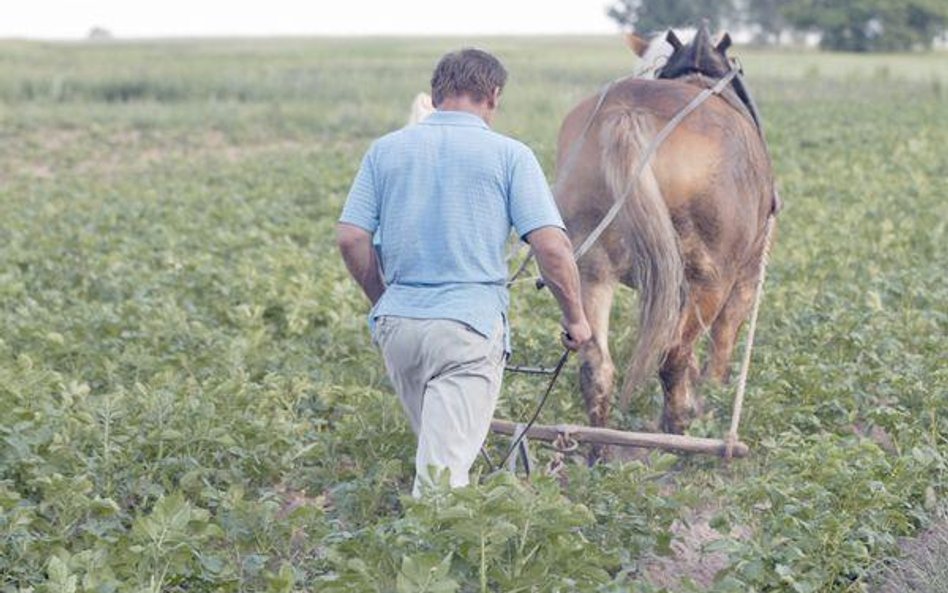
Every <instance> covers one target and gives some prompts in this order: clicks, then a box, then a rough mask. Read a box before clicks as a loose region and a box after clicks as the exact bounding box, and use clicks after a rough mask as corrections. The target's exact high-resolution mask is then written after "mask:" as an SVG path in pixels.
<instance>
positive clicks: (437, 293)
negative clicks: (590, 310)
mask: <svg viewBox="0 0 948 593" xmlns="http://www.w3.org/2000/svg"><path fill="white" fill-rule="evenodd" d="M339 220H340V222H344V223H348V224H352V225H355V226H358V227H361V228H363V229H365V230H366V231H368V232H369V233H372V234H373V236H374V241H375V244H376V248H377V249H378V252H379V256H380V261H381V265H382V272H383V276H384V279H385V283H386V290H385V292H384V293H383V294H382V297H381V298H380V299H379V301H378V303H376V305H375V307H374V308H373V309H372V311H371V312H370V313H369V325H370V327H374V320H375V319H376V318H377V317H381V316H383V315H393V316H398V317H412V318H418V319H453V320H456V321H460V322H462V323H465V324H467V325H469V326H470V327H471V328H473V329H474V330H475V331H477V332H478V333H480V334H483V335H485V336H490V335H491V332H492V331H493V329H494V327H495V324H496V323H497V322H498V321H499V320H501V319H502V320H503V322H504V324H505V329H506V316H507V307H508V303H509V295H508V293H507V288H506V286H505V283H506V279H507V264H506V261H505V246H506V241H507V237H508V236H509V235H510V230H511V228H513V229H515V230H516V232H517V234H518V235H519V236H520V237H521V238H522V237H524V236H526V235H527V234H528V233H530V232H531V231H533V230H536V229H538V228H540V227H544V226H555V227H559V228H564V227H563V221H562V218H561V217H560V214H559V211H558V210H557V208H556V205H555V203H554V202H553V196H552V194H551V193H550V189H549V186H548V185H547V182H546V178H545V177H544V175H543V171H542V169H541V168H540V164H539V163H538V162H537V159H536V157H535V156H534V155H533V152H532V151H531V150H530V149H529V148H528V147H527V146H525V145H524V144H522V143H521V142H518V141H516V140H514V139H512V138H508V137H507V136H504V135H502V134H498V133H497V132H494V131H492V130H491V129H490V128H489V127H488V126H487V124H486V123H485V122H484V121H483V120H482V119H481V118H480V117H478V116H477V115H474V114H472V113H468V112H464V111H436V112H434V113H432V114H431V115H430V116H428V117H427V118H426V119H425V120H423V121H422V122H421V123H418V124H415V125H412V126H408V127H405V128H402V129H401V130H398V131H396V132H392V133H390V134H388V135H386V136H383V137H382V138H380V139H378V140H376V141H375V142H374V143H373V144H372V146H371V147H370V148H369V150H368V152H367V153H366V155H365V157H364V158H363V160H362V165H361V167H360V168H359V172H358V173H357V174H356V177H355V181H354V182H353V184H352V188H351V190H350V191H349V196H348V198H347V200H346V204H345V207H344V208H343V211H342V216H341V217H340V219H339ZM505 333H506V332H505Z"/></svg>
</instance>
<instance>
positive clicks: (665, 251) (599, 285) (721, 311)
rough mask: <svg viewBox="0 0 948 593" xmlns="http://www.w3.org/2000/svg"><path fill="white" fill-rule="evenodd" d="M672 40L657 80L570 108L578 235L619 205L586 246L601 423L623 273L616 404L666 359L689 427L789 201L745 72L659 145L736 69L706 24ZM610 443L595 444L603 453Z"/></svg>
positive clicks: (670, 407) (666, 408)
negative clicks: (629, 328)
mask: <svg viewBox="0 0 948 593" xmlns="http://www.w3.org/2000/svg"><path fill="white" fill-rule="evenodd" d="M663 41H664V42H666V43H668V44H669V45H670V47H671V55H669V56H668V57H667V61H666V62H665V63H664V65H662V66H661V68H660V69H658V70H657V78H656V79H653V80H650V79H643V78H637V77H628V78H624V79H620V80H618V81H614V82H613V83H612V84H611V85H607V87H605V89H604V90H603V91H602V92H601V93H599V95H593V96H590V97H588V98H586V99H585V100H583V101H581V102H580V103H579V104H578V105H577V106H576V107H574V108H573V109H572V111H570V112H569V113H568V114H567V115H566V117H565V119H564V120H563V122H562V125H561V127H560V132H559V137H558V142H557V157H556V168H557V182H556V184H555V186H554V195H555V198H556V202H557V205H558V207H559V209H560V212H561V214H562V215H563V219H564V221H565V224H566V227H567V233H568V234H569V236H570V239H571V240H572V241H573V244H574V245H578V244H580V243H582V242H584V241H585V240H587V239H588V238H589V236H590V234H591V233H593V232H594V230H595V229H597V227H598V226H599V225H600V224H601V223H602V221H603V219H604V218H605V217H606V216H607V212H608V211H610V209H611V208H613V207H614V206H615V205H617V204H621V209H620V210H619V211H618V215H617V217H616V218H615V219H613V220H612V221H611V222H609V223H608V226H606V227H605V229H604V230H602V234H601V235H599V237H598V239H595V241H594V242H593V243H592V244H591V246H589V249H588V251H586V252H585V253H580V254H578V255H577V264H578V267H579V271H580V277H581V282H582V300H583V306H584V308H585V311H586V316H587V318H588V319H589V323H590V326H591V327H592V332H593V337H592V339H591V340H590V341H589V342H588V343H587V344H586V345H584V346H583V348H581V350H580V353H579V355H580V365H579V383H580V389H581V391H582V396H583V399H584V402H585V406H586V410H587V413H588V415H589V419H590V422H591V424H592V425H593V426H596V427H602V426H605V425H606V423H607V421H608V417H609V412H610V406H611V405H612V404H611V398H612V390H613V387H614V376H615V366H614V363H613V361H612V358H611V355H610V353H609V344H608V335H609V317H610V311H611V309H612V304H613V300H614V295H615V291H616V287H617V285H618V284H619V283H620V282H621V283H622V284H624V285H626V286H628V287H630V288H633V289H635V290H637V291H638V293H639V327H638V334H637V339H636V344H635V346H634V351H633V354H632V356H631V357H630V360H629V362H628V364H627V366H626V371H625V381H624V383H623V386H622V388H621V392H620V398H619V402H620V405H621V406H622V407H623V408H625V407H627V406H628V403H629V400H630V398H631V395H632V393H634V392H635V390H636V389H637V388H638V387H639V386H640V385H641V383H642V382H643V381H644V380H645V379H646V378H647V377H648V376H650V375H651V373H653V372H654V371H655V370H656V368H657V370H658V374H659V379H660V382H661V386H662V391H663V395H664V404H663V409H662V415H661V419H660V426H661V429H662V430H664V431H665V432H670V433H678V434H681V433H683V432H684V431H685V430H686V429H687V427H688V426H689V424H690V422H691V420H692V419H693V417H694V416H695V415H696V414H700V413H701V400H700V398H699V397H698V396H697V394H696V389H695V383H696V381H697V380H698V379H699V371H698V366H697V359H696V356H695V345H696V342H697V340H698V338H699V337H701V336H702V335H704V334H706V333H707V332H708V331H709V330H710V336H711V342H710V350H709V356H708V359H707V361H706V362H705V365H704V367H703V370H702V371H701V373H700V377H701V378H707V379H710V380H713V381H716V382H725V381H726V380H727V379H728V373H729V361H730V358H731V354H732V351H733V349H734V346H735V342H736V340H737V336H738V332H739V330H740V328H741V325H742V324H743V322H744V320H745V319H746V318H747V316H748V313H749V312H750V310H751V308H752V305H753V301H754V297H755V293H756V288H757V283H758V279H759V278H760V274H761V272H762V269H761V264H762V261H763V258H764V257H765V245H766V244H767V243H768V233H769V232H768V229H769V228H770V226H771V223H770V221H769V218H770V217H772V216H773V215H775V214H776V212H777V210H778V209H779V198H778V197H777V193H776V190H775V185H774V175H773V171H772V166H771V160H770V156H769V154H768V150H767V146H766V143H765V140H764V134H763V130H762V128H761V126H760V119H759V116H758V113H757V109H756V106H755V105H754V103H753V100H752V99H751V98H750V94H749V92H748V90H747V88H746V87H745V86H744V83H743V80H742V78H741V77H740V76H736V75H735V76H734V77H733V78H732V79H730V82H729V83H728V84H727V86H726V87H725V88H724V89H723V90H721V92H720V93H718V94H711V95H709V96H708V97H707V98H706V100H704V101H703V102H702V103H700V105H699V106H698V107H696V108H695V109H694V111H692V112H691V113H690V114H688V115H687V116H685V117H684V119H681V121H680V123H677V124H673V125H674V127H673V128H672V129H671V131H670V133H669V134H668V135H667V136H666V137H665V139H664V141H663V142H661V144H660V145H657V147H656V145H655V144H653V142H654V141H655V138H656V135H657V134H659V133H660V131H661V133H664V132H667V129H666V128H665V126H666V125H668V123H669V121H671V120H673V119H675V118H676V114H678V113H679V112H681V111H682V109H683V108H685V107H686V105H688V104H689V103H690V102H693V101H695V100H696V97H697V96H698V95H699V94H700V93H702V91H704V90H705V89H708V88H711V87H713V86H715V85H716V83H718V81H720V80H721V79H722V78H724V77H726V76H728V75H729V73H731V71H732V68H735V67H736V66H734V65H733V63H732V62H731V60H730V59H729V58H728V56H727V53H726V52H727V49H728V47H729V46H730V43H731V40H730V36H729V35H728V34H727V33H725V34H724V35H722V36H721V37H720V40H719V41H718V42H716V43H714V42H712V40H711V37H710V34H709V32H708V29H707V25H704V26H702V27H700V29H699V30H698V31H697V33H696V35H695V37H694V39H693V40H692V41H691V42H689V43H688V44H687V45H686V44H683V43H682V42H681V41H680V40H679V39H678V37H677V35H675V34H674V32H673V31H669V32H668V34H667V35H665V36H664V38H663ZM628 44H629V45H630V46H632V47H633V49H634V48H635V45H634V44H633V43H632V42H631V41H630V42H628ZM638 45H639V47H640V48H641V47H644V45H643V44H641V43H639V44H638ZM646 66H647V64H646ZM602 452H603V451H602V450H598V451H597V450H594V451H593V458H595V457H597V456H598V455H599V454H600V453H602Z"/></svg>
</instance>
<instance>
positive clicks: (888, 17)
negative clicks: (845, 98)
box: [608, 0, 948, 52]
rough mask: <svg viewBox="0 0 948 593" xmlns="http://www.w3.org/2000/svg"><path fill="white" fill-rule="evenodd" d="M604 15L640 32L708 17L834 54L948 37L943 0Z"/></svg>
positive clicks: (626, 10) (649, 8)
mask: <svg viewBox="0 0 948 593" xmlns="http://www.w3.org/2000/svg"><path fill="white" fill-rule="evenodd" d="M608 13H609V16H610V17H611V18H613V19H614V20H615V21H617V22H618V23H619V24H621V25H623V26H630V27H632V28H634V29H635V30H636V31H642V32H647V31H658V30H663V29H667V28H669V27H680V26H688V25H695V24H697V23H699V22H701V21H702V19H707V20H708V21H709V23H710V24H711V26H712V27H714V28H729V29H738V28H744V29H747V30H748V31H751V32H753V34H754V41H755V42H756V43H761V44H776V43H779V42H780V41H781V40H782V39H784V38H785V37H786V36H787V35H793V34H801V33H819V34H820V46H821V47H822V48H824V49H830V50H838V51H857V52H867V51H909V50H916V49H929V48H931V47H932V45H933V43H934V42H935V40H936V39H937V38H938V37H939V36H944V35H946V34H948V2H946V1H945V0H616V1H615V2H614V3H613V4H612V6H610V7H609V9H608Z"/></svg>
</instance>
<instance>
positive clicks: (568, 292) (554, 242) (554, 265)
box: [526, 226, 592, 350]
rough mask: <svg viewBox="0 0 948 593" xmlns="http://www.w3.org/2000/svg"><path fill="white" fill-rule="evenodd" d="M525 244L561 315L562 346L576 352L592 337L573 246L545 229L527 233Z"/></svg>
mask: <svg viewBox="0 0 948 593" xmlns="http://www.w3.org/2000/svg"><path fill="white" fill-rule="evenodd" d="M526 239H527V242H528V243H530V247H531V248H532V249H533V253H534V255H535V256H536V258H537V264H539V266H540V272H541V273H542V274H543V279H544V280H545V281H546V285H547V286H548V287H549V288H550V292H552V293H553V296H554V297H555V298H556V301H557V303H559V305H560V310H561V311H562V312H563V328H564V329H565V330H566V336H565V337H564V339H563V344H564V345H565V346H566V347H567V348H570V349H571V350H577V349H578V348H579V347H580V346H582V345H583V344H584V343H586V341H587V340H589V338H591V337H592V331H591V330H590V329H589V323H588V322H587V320H586V313H585V312H584V311H583V304H582V300H581V296H580V284H579V270H578V269H577V268H576V260H575V259H574V258H573V246H572V244H571V243H570V241H569V237H567V236H566V233H564V232H563V231H562V229H559V228H557V227H552V226H547V227H541V228H538V229H536V230H534V231H532V232H530V233H529V234H528V235H527V237H526Z"/></svg>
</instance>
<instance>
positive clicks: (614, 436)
mask: <svg viewBox="0 0 948 593" xmlns="http://www.w3.org/2000/svg"><path fill="white" fill-rule="evenodd" d="M490 429H491V430H492V431H493V432H496V433H499V434H506V435H513V434H514V431H516V429H517V423H516V422H511V421H509V420H500V419H497V418H495V419H494V420H492V421H491V423H490ZM561 434H568V435H569V436H570V438H572V439H574V440H575V441H577V442H581V443H595V444H597V445H618V446H620V447H643V448H647V449H663V450H667V451H679V452H682V453H702V454H706V455H719V456H723V455H724V453H725V450H726V448H727V443H726V442H725V441H724V440H722V439H707V438H701V437H690V436H685V435H679V434H662V433H652V432H626V431H624V430H615V429H612V428H596V427H592V426H580V425H576V424H557V425H555V426H551V425H542V424H534V425H533V426H531V427H530V430H528V431H527V438H531V439H539V440H541V441H554V440H556V437H557V436H559V435H561ZM749 451H750V448H749V447H748V446H747V445H746V444H744V443H742V442H740V441H737V442H736V443H734V445H733V448H732V449H731V456H732V457H746V456H747V454H748V452H749Z"/></svg>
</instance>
